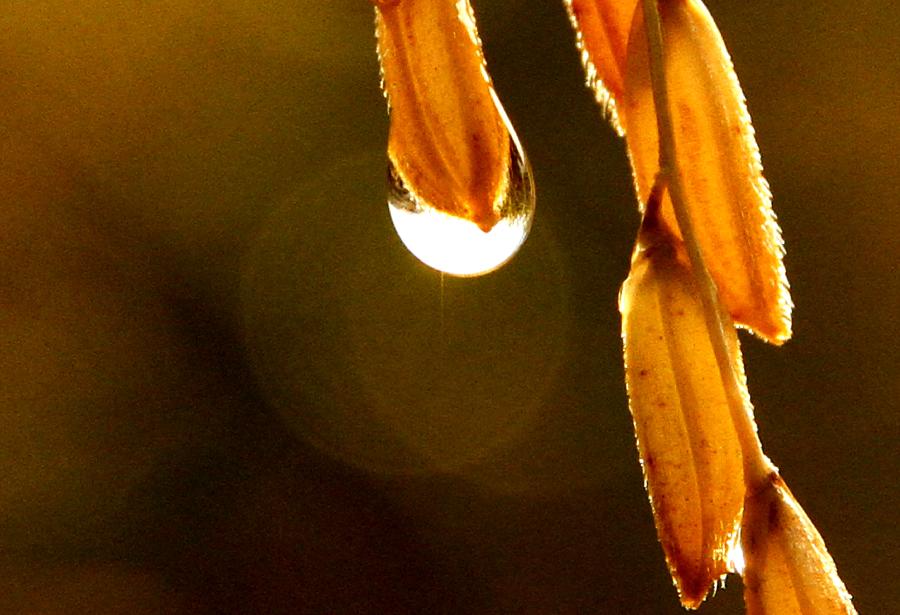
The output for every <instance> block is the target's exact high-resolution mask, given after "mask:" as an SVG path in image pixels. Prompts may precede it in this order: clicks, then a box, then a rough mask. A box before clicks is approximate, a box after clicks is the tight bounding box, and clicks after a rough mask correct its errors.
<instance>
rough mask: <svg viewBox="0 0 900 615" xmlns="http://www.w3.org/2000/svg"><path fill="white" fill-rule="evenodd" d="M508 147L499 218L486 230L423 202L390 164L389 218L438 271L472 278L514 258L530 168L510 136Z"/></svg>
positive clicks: (526, 225)
mask: <svg viewBox="0 0 900 615" xmlns="http://www.w3.org/2000/svg"><path fill="white" fill-rule="evenodd" d="M510 134H512V133H510ZM509 147H510V157H509V160H510V165H509V170H508V175H507V181H506V186H505V190H504V191H503V193H502V195H501V196H500V198H499V199H498V203H497V205H496V206H495V209H496V211H497V213H498V219H497V221H496V222H495V223H494V224H493V226H492V227H491V228H490V229H489V230H484V229H483V228H482V227H480V226H478V225H477V224H475V223H474V222H472V221H470V220H467V219H465V218H462V217H458V216H454V215H451V214H448V213H445V212H444V211H441V210H440V209H438V208H436V207H434V206H432V205H430V204H428V203H424V202H422V201H421V199H418V198H417V197H416V196H415V193H414V191H413V190H412V189H410V187H408V186H406V184H405V183H404V182H403V180H402V178H401V177H400V175H399V174H398V173H397V171H396V168H395V167H394V165H393V164H391V165H389V168H388V182H389V194H388V208H389V210H390V213H391V220H392V221H393V223H394V228H395V229H396V230H397V234H398V235H399V236H400V239H401V240H402V241H403V244H404V245H405V246H406V247H407V249H408V250H409V251H410V252H412V253H413V254H414V255H415V256H416V258H418V259H419V260H420V261H422V262H423V263H425V264H426V265H428V266H429V267H432V268H433V269H437V270H438V271H443V272H444V273H447V274H450V275H455V276H462V277H470V276H478V275H483V274H486V273H490V272H491V271H494V270H496V269H499V268H500V267H502V266H503V265H504V264H506V262H507V261H509V260H510V259H511V258H512V257H513V256H515V254H516V252H518V251H519V248H520V247H522V244H523V243H524V242H525V239H526V237H527V236H528V232H529V230H530V229H531V222H532V220H533V218H534V203H535V199H534V181H533V179H532V176H531V168H530V167H529V165H528V161H527V159H526V158H525V155H524V152H523V151H522V150H521V146H520V145H519V143H518V142H517V140H516V139H515V138H514V136H513V137H511V138H510V142H509Z"/></svg>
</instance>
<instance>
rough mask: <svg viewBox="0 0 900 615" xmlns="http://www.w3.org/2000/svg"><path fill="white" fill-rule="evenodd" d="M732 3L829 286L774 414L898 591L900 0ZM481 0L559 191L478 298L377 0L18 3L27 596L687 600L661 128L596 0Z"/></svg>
mask: <svg viewBox="0 0 900 615" xmlns="http://www.w3.org/2000/svg"><path fill="white" fill-rule="evenodd" d="M709 8H710V10H711V12H712V13H713V15H714V16H715V17H716V19H717V21H718V23H719V26H720V28H721V30H722V32H723V34H724V37H725V39H726V41H727V43H728V45H729V48H730V50H731V52H732V54H733V56H734V59H735V62H736V66H737V70H738V74H739V76H740V78H741V80H742V83H743V86H744V89H745V92H746V94H747V96H748V98H749V106H750V110H751V113H752V114H753V116H754V120H755V126H756V129H757V131H758V135H759V142H760V147H761V149H762V153H763V161H764V164H765V166H766V170H767V176H768V179H769V180H770V182H771V184H772V187H773V190H774V194H775V207H776V211H777V212H778V215H779V217H780V220H781V224H782V227H783V230H784V235H785V238H786V241H787V248H788V257H787V268H788V274H789V277H790V279H791V282H792V285H793V292H794V298H795V301H796V304H797V307H796V311H795V321H794V322H795V325H794V330H795V338H794V340H793V341H791V342H790V343H788V344H787V345H786V346H785V347H784V348H783V349H775V348H772V347H767V346H765V345H763V344H762V343H760V342H758V341H756V340H753V339H750V338H745V340H744V342H745V344H744V349H745V356H746V359H747V369H748V374H749V380H750V389H751V392H752V395H753V399H754V401H755V404H756V407H757V416H758V420H759V424H760V431H761V435H762V439H763V442H764V444H765V446H766V449H767V451H768V453H769V455H770V456H771V457H772V458H773V459H774V461H775V462H776V463H777V464H778V465H779V466H780V467H781V468H782V471H783V474H784V476H785V478H786V480H787V481H788V483H789V484H790V486H791V488H792V489H793V491H794V493H795V494H796V495H797V496H798V498H799V499H800V501H801V502H802V503H803V505H804V506H805V507H806V509H807V511H808V513H809V515H810V516H811V517H812V519H813V520H814V521H815V523H816V524H817V526H818V527H819V529H820V530H821V532H822V534H823V535H824V537H825V539H826V541H827V543H828V545H829V547H830V549H831V552H832V554H833V556H834V558H835V560H836V561H837V564H838V567H839V570H840V572H841V575H842V577H843V578H844V580H845V582H846V584H847V586H848V588H849V589H850V591H851V592H852V593H853V594H854V595H855V597H856V604H857V607H858V609H859V610H860V612H862V613H867V612H872V613H876V612H889V611H891V610H892V609H891V607H890V605H892V604H893V605H895V606H896V604H898V603H900V587H898V584H897V582H896V556H897V553H898V546H900V545H898V536H900V531H898V517H897V510H898V507H900V498H898V491H897V486H896V483H897V470H898V448H897V447H898V445H897V443H898V436H900V430H898V418H897V401H896V400H897V399H898V397H900V390H898V384H900V372H898V367H897V362H898V356H897V351H896V348H897V339H898V336H900V330H898V329H900V327H898V313H900V287H898V277H900V276H898V268H897V261H898V242H897V236H898V234H900V207H898V196H897V195H898V194H900V167H898V164H897V151H898V150H900V131H898V126H897V118H898V113H900V95H898V92H900V60H898V58H900V42H898V37H897V35H896V32H897V28H898V26H900V9H898V8H897V6H896V4H895V3H893V2H890V1H888V0H857V1H856V2H854V3H853V10H852V11H851V10H848V7H847V3H846V2H842V1H838V0H828V1H824V2H818V3H815V4H814V5H809V6H805V8H803V9H800V8H798V4H797V3H796V2H794V1H789V0H758V1H756V2H725V1H724V0H710V1H709ZM475 9H476V12H477V16H478V18H479V26H480V31H481V35H482V38H483V39H484V43H485V52H486V56H487V59H488V63H489V68H490V70H491V72H492V75H493V77H494V81H495V85H496V89H497V91H498V93H499V95H500V97H501V99H502V100H503V101H504V104H505V106H506V109H507V111H508V113H509V115H510V117H511V119H512V121H513V123H514V124H515V126H516V127H517V130H518V133H519V136H520V138H521V140H522V142H523V144H524V146H525V148H526V150H527V151H528V153H529V155H530V158H531V161H532V164H533V167H534V172H535V178H536V182H537V190H538V211H537V217H536V220H535V226H534V228H533V231H532V236H531V237H530V239H529V241H528V242H527V243H526V245H525V246H524V248H523V249H522V251H521V253H520V254H519V255H518V256H517V257H516V258H515V259H514V260H513V261H512V262H511V263H510V264H509V265H508V266H507V267H505V268H504V269H502V270H501V271H499V272H497V273H495V274H493V275H490V276H488V277H484V278H479V279H471V280H458V279H449V278H448V279H447V280H446V281H445V283H444V286H443V308H442V303H441V301H442V300H441V279H440V275H439V274H437V273H436V272H434V271H432V270H429V269H427V268H426V267H424V266H423V265H421V264H420V263H418V261H416V260H415V258H414V257H413V256H411V255H410V254H409V253H408V252H407V251H406V250H405V249H404V247H403V246H402V244H401V243H400V241H399V240H398V238H397V237H396V235H395V233H394V231H393V229H392V227H391V223H390V220H389V216H388V212H387V208H386V205H385V165H386V158H385V154H384V150H385V144H386V136H387V116H386V113H385V104H384V100H383V99H382V96H381V93H380V91H379V78H378V66H377V62H376V56H375V50H374V38H373V23H372V22H373V15H372V9H371V6H370V5H369V3H368V2H366V1H364V0H332V1H330V2H313V1H311V0H292V1H290V2H287V1H281V0H273V1H271V2H257V1H255V0H194V1H191V2H187V1H184V0H177V1H176V0H159V1H157V2H153V3H146V2H139V1H137V0H118V1H114V0H81V1H80V2H77V3H73V2H65V1H62V0H6V1H5V2H4V3H3V9H2V11H0V100H2V109H3V112H2V116H0V117H2V120H0V195H2V206H0V236H2V239H0V570H2V574H0V612H2V613H10V614H19V613H28V614H32V613H33V614H37V613H40V614H54V615H55V614H74V613H78V614H83V613H91V614H97V615H106V614H112V613H116V614H118V613H131V614H143V613H148V614H154V613H174V614H206V613H228V614H230V613H235V614H257V613H260V614H267V613H276V614H280V613H286V614H293V613H315V614H319V613H335V614H344V613H360V614H368V613H385V614H395V613H396V614H401V613H453V614H473V615H482V614H500V613H522V614H534V615H541V614H557V613H560V614H581V613H639V614H641V613H679V612H681V610H680V607H679V606H678V602H677V598H676V595H675V591H674V589H673V587H672V585H671V581H670V580H669V577H668V574H667V572H666V568H665V564H664V560H663V556H662V551H661V549H660V548H659V546H658V545H657V543H656V537H655V532H654V529H653V522H652V517H651V514H650V507H649V505H648V503H647V501H646V497H645V494H644V490H643V486H642V479H641V473H640V468H639V465H638V462H637V455H636V451H635V447H634V442H633V435H632V427H631V419H630V417H629V414H628V410H627V405H626V398H625V388H624V384H623V372H622V361H621V343H620V339H619V316H618V313H617V308H616V296H617V292H618V288H619V285H620V283H621V282H622V280H623V279H624V278H625V275H626V273H627V268H628V261H629V253H630V249H631V243H632V240H633V237H634V235H635V231H636V227H637V222H638V218H637V213H636V208H635V204H634V197H633V195H632V187H631V179H630V175H629V170H628V167H627V160H626V157H625V153H624V148H623V143H622V142H621V141H620V140H619V139H617V138H616V137H615V136H614V134H613V132H612V131H611V130H610V129H609V128H608V126H607V125H606V123H605V122H604V121H603V119H602V118H601V115H600V112H599V110H598V108H597V107H596V105H595V104H594V102H593V98H592V95H591V94H590V92H588V91H587V90H586V89H585V87H584V85H583V83H584V78H583V74H582V70H581V66H580V63H579V59H578V54H577V52H576V50H575V46H574V37H573V34H572V32H571V31H570V28H569V24H568V21H567V18H566V15H565V12H564V10H563V7H562V4H561V2H538V1H536V0H531V1H527V2H526V1H524V0H495V1H493V2H487V1H482V2H476V4H475ZM702 608H703V610H702V611H701V612H705V613H709V614H716V613H741V612H742V609H743V607H742V601H741V585H740V581H739V579H736V578H734V579H730V580H729V582H728V586H727V588H726V589H724V590H720V591H719V593H718V595H717V596H716V597H715V598H714V599H712V600H711V601H709V602H707V603H706V604H705V605H704V606H703V607H702Z"/></svg>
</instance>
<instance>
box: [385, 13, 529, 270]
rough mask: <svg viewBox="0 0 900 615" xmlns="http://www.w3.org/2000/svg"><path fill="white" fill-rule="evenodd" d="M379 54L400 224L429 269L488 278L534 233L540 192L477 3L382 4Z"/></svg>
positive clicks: (393, 201)
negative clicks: (494, 76)
mask: <svg viewBox="0 0 900 615" xmlns="http://www.w3.org/2000/svg"><path fill="white" fill-rule="evenodd" d="M377 29H378V50H379V58H380V60H381V68H382V77H383V86H384V91H385V95H386V96H387V98H388V107H389V110H390V118H391V128H390V136H389V138H388V159H389V168H388V176H389V195H388V203H389V209H390V214H391V219H392V220H393V222H394V227H395V228H396V230H397V233H398V234H399V236H400V238H401V240H402V241H403V243H404V244H405V245H406V247H407V248H408V249H409V250H410V251H411V252H412V253H413V254H414V255H415V256H416V257H418V258H419V259H420V260H421V261H422V262H424V263H425V264H427V265H429V266H431V267H433V268H435V269H438V270H440V271H443V272H445V273H448V274H451V275H457V276H475V275H481V274H484V273H488V272H490V271H493V270H495V269H497V268H498V267H500V266H502V265H503V264H504V263H506V262H507V261H508V260H509V259H510V258H512V256H513V255H514V254H515V253H516V252H517V251H518V249H519V247H521V245H522V243H523V242H524V241H525V238H526V237H527V235H528V231H529V229H530V227H531V221H532V217H533V213H534V184H533V180H532V177H531V172H530V169H529V167H528V162H527V160H526V158H525V154H524V152H523V150H522V147H521V145H520V144H519V142H518V139H517V137H516V135H515V132H514V131H513V128H512V126H511V124H510V122H509V119H508V118H507V117H506V113H505V112H504V110H503V107H502V105H501V104H500V101H499V100H498V99H497V96H496V94H495V93H494V90H493V87H492V85H491V80H490V77H489V75H488V73H487V69H486V67H485V63H484V57H483V55H482V51H481V41H480V39H479V38H478V33H477V31H476V28H475V18H474V14H473V12H472V7H471V5H470V4H469V2H468V0H405V1H404V2H399V3H396V4H383V3H379V4H378V8H377Z"/></svg>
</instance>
